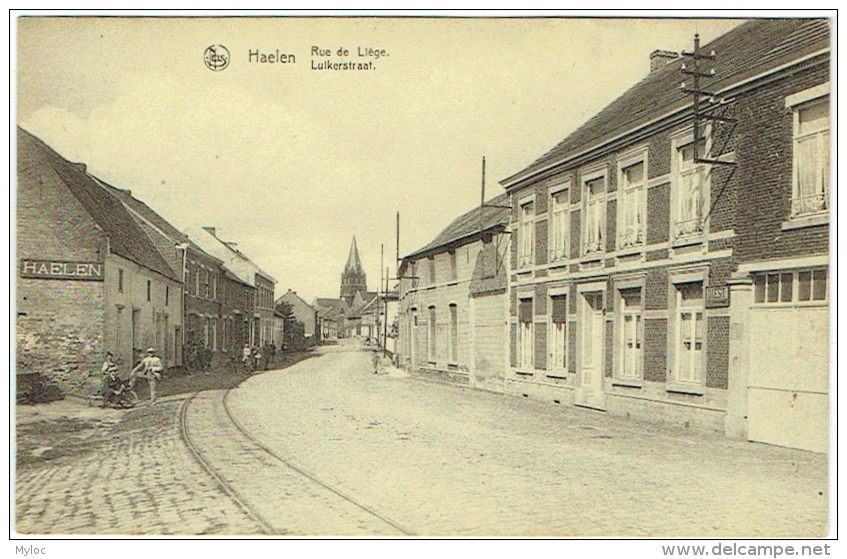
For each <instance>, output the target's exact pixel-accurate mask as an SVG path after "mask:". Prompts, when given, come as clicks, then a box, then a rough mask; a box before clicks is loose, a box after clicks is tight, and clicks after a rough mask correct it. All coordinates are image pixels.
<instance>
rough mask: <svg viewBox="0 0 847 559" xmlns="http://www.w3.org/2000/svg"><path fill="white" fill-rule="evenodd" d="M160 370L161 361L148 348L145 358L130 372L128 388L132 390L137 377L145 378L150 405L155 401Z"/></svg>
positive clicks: (160, 375)
mask: <svg viewBox="0 0 847 559" xmlns="http://www.w3.org/2000/svg"><path fill="white" fill-rule="evenodd" d="M162 368H163V367H162V360H161V359H159V357H158V356H157V355H156V350H155V349H153V348H152V347H151V348H149V349H148V350H147V357H145V358H144V359H142V360H141V363H139V364H138V365H136V366H135V368H134V369H133V370H132V374H130V376H129V388H130V389H132V387H133V385H134V384H135V379H136V377H137V376H140V377H144V378H146V379H147V384H148V386H149V387H150V403H151V404H152V403H153V402H155V401H156V385H157V384H158V383H159V381H160V380H162Z"/></svg>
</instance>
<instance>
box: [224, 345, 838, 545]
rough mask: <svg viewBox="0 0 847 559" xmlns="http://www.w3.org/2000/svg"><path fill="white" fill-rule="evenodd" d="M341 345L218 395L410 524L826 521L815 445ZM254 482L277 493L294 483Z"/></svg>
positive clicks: (516, 526) (338, 525)
mask: <svg viewBox="0 0 847 559" xmlns="http://www.w3.org/2000/svg"><path fill="white" fill-rule="evenodd" d="M345 349H346V348H344V347H339V348H336V349H334V350H331V351H329V352H328V353H327V355H325V356H323V357H320V358H317V359H310V360H307V361H305V362H302V363H300V364H298V365H297V366H295V367H293V368H291V369H286V370H282V371H274V372H270V373H266V374H264V375H260V376H257V377H253V378H251V379H250V380H248V381H247V382H246V383H244V384H243V385H242V386H241V387H239V388H238V389H236V390H233V391H232V392H231V393H230V395H229V397H228V400H227V403H228V405H229V408H230V409H231V411H232V413H233V415H234V416H235V417H236V418H237V420H238V421H239V423H240V424H241V425H242V426H243V427H244V428H245V429H246V430H247V431H248V432H249V433H251V434H252V435H253V436H254V437H255V438H256V439H257V440H258V441H260V442H261V444H262V445H264V446H266V447H267V448H268V449H270V450H271V451H272V452H273V453H274V454H276V455H278V456H279V457H281V458H283V459H284V460H286V461H288V462H290V463H292V464H294V465H295V466H296V467H298V468H300V469H302V470H303V471H305V472H308V473H310V474H311V475H313V476H316V477H318V478H319V479H320V480H321V481H323V482H324V483H326V484H327V485H329V486H331V487H334V488H337V489H338V490H339V491H341V492H343V493H344V494H345V495H348V496H350V497H352V498H353V499H355V500H356V501H357V502H360V503H365V504H367V506H368V507H369V508H371V509H372V510H374V511H376V512H378V513H379V514H380V515H382V516H384V517H387V518H390V519H393V520H394V521H396V522H397V523H399V524H400V525H402V526H404V527H406V528H408V529H409V530H410V531H413V532H414V533H416V534H420V535H524V536H528V535H561V536H569V535H570V536H709V537H718V536H720V537H742V536H743V537H794V536H797V537H803V536H821V535H824V534H825V533H826V518H827V516H826V515H827V506H826V505H827V463H826V457H825V456H823V455H820V454H814V453H809V452H803V451H795V450H790V449H783V448H778V447H772V446H767V445H761V444H752V443H745V442H739V441H730V440H726V439H724V438H723V437H719V436H711V435H703V434H697V433H691V432H688V431H684V430H672V429H667V428H656V427H651V426H647V425H644V424H641V423H634V422H632V421H626V420H622V419H618V418H610V417H608V416H606V415H604V414H602V413H597V412H590V411H584V410H577V409H573V408H560V407H554V406H553V405H547V404H542V403H539V402H533V401H529V400H525V399H516V398H513V397H507V396H502V395H497V394H490V393H485V392H481V391H475V390H469V389H463V388H458V387H453V386H445V385H441V384H435V383H429V382H425V381H421V380H416V379H409V378H395V377H392V376H382V375H380V376H377V375H373V374H370V373H369V371H370V370H371V369H370V356H369V354H368V353H367V352H364V351H349V350H345ZM249 471H250V472H252V471H253V470H249ZM251 475H252V474H251ZM264 489H265V490H266V492H267V493H266V497H265V500H266V501H268V500H274V501H277V502H282V501H280V499H282V498H283V497H284V494H283V492H292V491H294V492H297V493H298V494H299V492H301V491H306V489H303V488H297V487H295V486H291V485H288V483H287V482H279V483H269V484H268V485H267V486H265V487H264ZM257 502H258V500H257ZM296 502H297V503H301V502H303V496H302V494H300V496H299V497H298V500H297V501H296ZM280 506H282V505H280ZM318 507H320V505H318ZM280 514H282V513H280ZM280 521H281V522H282V519H280ZM351 522H352V524H351ZM355 523H356V521H355V520H352V518H351V519H348V520H345V521H343V522H342V521H339V522H336V521H332V522H329V523H327V522H326V519H325V518H322V514H321V513H320V512H319V511H318V510H317V509H309V511H308V512H306V511H305V509H304V513H303V514H302V515H301V516H300V517H299V518H298V519H297V522H292V523H291V524H289V525H288V526H289V528H290V529H289V532H291V533H323V534H354V533H356V534H358V533H361V532H360V530H361V529H368V526H366V525H364V524H361V523H360V524H356V525H355V526H354V524H355ZM372 533H381V532H378V531H374V532H372Z"/></svg>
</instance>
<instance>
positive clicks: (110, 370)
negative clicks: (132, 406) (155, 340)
mask: <svg viewBox="0 0 847 559" xmlns="http://www.w3.org/2000/svg"><path fill="white" fill-rule="evenodd" d="M163 371H164V366H163V365H162V359H161V358H160V357H159V356H158V355H156V350H155V348H152V347H151V348H148V349H147V355H146V356H145V357H144V359H142V360H141V361H140V362H139V363H138V365H136V366H135V368H133V369H132V371H131V372H130V374H129V379H128V381H127V382H124V381H123V380H121V378H120V376H119V375H118V364H117V363H116V362H115V356H114V354H113V353H112V352H111V351H107V352H106V358H105V360H104V361H103V366H102V367H101V369H100V372H101V373H102V375H103V380H102V384H101V395H102V396H103V405H104V406H119V405H120V403H121V402H122V401H124V398H123V396H124V395H125V394H126V393H127V392H129V391H131V390H132V389H133V387H134V386H135V383H136V381H137V380H138V379H139V378H143V379H145V380H146V381H147V385H148V387H149V388H150V403H151V404H152V403H154V402H155V401H156V389H157V387H158V384H159V381H161V380H162V372H163Z"/></svg>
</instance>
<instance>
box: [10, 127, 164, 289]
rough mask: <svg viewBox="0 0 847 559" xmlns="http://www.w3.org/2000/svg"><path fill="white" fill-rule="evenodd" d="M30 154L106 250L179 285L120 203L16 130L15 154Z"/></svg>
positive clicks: (79, 168) (82, 172)
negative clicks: (78, 207)
mask: <svg viewBox="0 0 847 559" xmlns="http://www.w3.org/2000/svg"><path fill="white" fill-rule="evenodd" d="M22 150H31V151H33V152H35V153H37V154H38V157H40V159H41V161H43V162H44V164H45V165H47V166H49V167H50V168H51V169H52V170H53V172H55V173H56V175H57V176H58V177H59V178H60V179H61V181H62V182H63V183H64V184H65V185H66V186H67V188H68V190H69V191H70V192H71V193H72V194H73V195H74V197H75V198H76V199H77V200H79V202H80V203H81V204H82V206H83V207H84V208H85V211H86V212H88V214H89V215H91V217H92V219H94V221H95V222H96V223H97V225H98V226H99V227H100V228H101V229H102V230H103V232H104V233H106V234H107V235H108V236H109V250H110V251H111V252H113V253H114V254H117V255H118V256H122V257H124V258H126V259H127V260H131V261H133V262H135V263H136V264H139V265H141V266H144V267H145V268H148V269H150V270H153V271H155V272H158V273H160V274H162V275H163V276H165V277H168V278H170V279H173V280H176V281H180V280H179V276H178V275H177V274H176V273H175V272H174V270H173V269H172V268H171V267H170V266H169V265H168V263H167V262H166V261H165V259H164V257H162V255H161V254H160V253H159V251H158V250H157V249H156V246H155V245H154V244H153V241H152V240H151V239H150V237H148V236H147V234H146V233H145V232H144V231H143V230H142V228H141V226H140V225H138V223H137V222H136V221H135V219H133V217H132V216H131V215H130V213H129V212H128V211H127V209H126V208H125V207H124V206H123V204H121V202H120V201H119V200H118V199H117V198H116V197H115V196H113V195H112V194H110V193H109V192H108V191H107V190H106V189H104V188H103V187H102V186H101V185H100V184H99V183H98V182H96V181H95V180H94V179H93V178H91V177H90V176H89V175H87V174H86V172H85V168H84V166H82V165H78V164H74V163H71V162H70V161H68V160H67V159H64V158H63V157H62V156H61V155H59V154H58V153H56V152H55V151H54V150H53V149H52V148H50V146H48V145H47V144H45V143H44V142H43V141H41V140H39V139H38V138H36V137H35V136H33V135H32V134H30V133H29V132H27V131H26V130H24V129H23V128H20V127H18V151H19V152H21V151H22Z"/></svg>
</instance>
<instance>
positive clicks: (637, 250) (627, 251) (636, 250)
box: [617, 243, 644, 258]
mask: <svg viewBox="0 0 847 559" xmlns="http://www.w3.org/2000/svg"><path fill="white" fill-rule="evenodd" d="M638 254H644V244H643V243H642V244H640V245H631V246H628V247H626V248H618V253H617V257H618V258H621V257H622V256H635V255H638Z"/></svg>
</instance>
